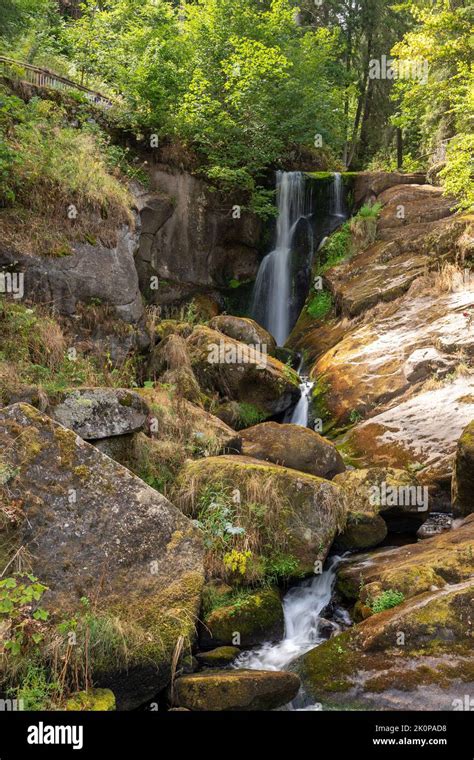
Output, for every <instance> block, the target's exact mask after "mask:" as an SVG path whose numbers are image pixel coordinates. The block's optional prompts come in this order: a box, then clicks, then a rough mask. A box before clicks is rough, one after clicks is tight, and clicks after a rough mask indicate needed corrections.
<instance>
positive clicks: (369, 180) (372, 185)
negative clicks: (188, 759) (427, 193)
mask: <svg viewBox="0 0 474 760" xmlns="http://www.w3.org/2000/svg"><path fill="white" fill-rule="evenodd" d="M424 176H425V175H424V174H416V173H415V174H401V173H400V172H357V174H356V175H355V177H354V183H353V193H354V206H355V208H356V209H358V208H359V206H362V204H363V203H367V202H371V201H373V200H374V199H375V198H376V197H377V195H380V193H383V192H384V191H385V190H388V188H390V187H393V186H394V185H402V184H407V185H413V184H419V183H421V182H423V181H424Z"/></svg>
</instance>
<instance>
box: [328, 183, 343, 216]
mask: <svg viewBox="0 0 474 760" xmlns="http://www.w3.org/2000/svg"><path fill="white" fill-rule="evenodd" d="M329 213H330V214H332V215H333V216H340V217H345V211H344V187H343V184H342V176H341V174H340V172H333V181H332V183H331V189H330V196H329Z"/></svg>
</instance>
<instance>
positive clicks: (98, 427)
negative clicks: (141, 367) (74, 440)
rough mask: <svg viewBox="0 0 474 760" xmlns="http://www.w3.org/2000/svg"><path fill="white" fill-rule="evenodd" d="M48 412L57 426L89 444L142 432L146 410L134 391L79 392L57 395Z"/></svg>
mask: <svg viewBox="0 0 474 760" xmlns="http://www.w3.org/2000/svg"><path fill="white" fill-rule="evenodd" d="M48 412H49V414H50V415H51V417H53V419H55V420H56V422H59V423H60V424H61V425H64V427H66V428H69V429H70V430H74V432H75V433H77V435H80V436H81V438H84V439H85V440H87V441H91V440H96V439H99V438H110V437H112V436H117V435H126V434H129V433H134V432H136V431H138V430H141V429H142V428H143V427H144V426H145V422H146V419H147V416H148V407H147V405H146V403H145V401H144V400H143V399H142V398H140V396H139V395H138V394H137V393H135V392H134V391H129V390H125V389H121V388H79V389H77V390H71V391H66V392H65V393H62V394H60V395H59V396H58V397H57V398H56V400H55V401H54V403H52V404H51V406H50V407H49V409H48Z"/></svg>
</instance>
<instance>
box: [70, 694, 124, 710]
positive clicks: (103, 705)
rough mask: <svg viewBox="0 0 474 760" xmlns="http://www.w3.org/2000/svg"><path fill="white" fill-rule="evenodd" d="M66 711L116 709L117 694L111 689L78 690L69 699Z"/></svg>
mask: <svg viewBox="0 0 474 760" xmlns="http://www.w3.org/2000/svg"><path fill="white" fill-rule="evenodd" d="M64 709H65V710H66V711H72V710H78V711H79V710H80V711H86V712H98V711H100V712H110V711H112V710H115V696H114V693H113V692H112V691H110V689H89V690H88V691H78V692H76V693H75V694H73V695H72V696H71V697H69V699H68V700H67V702H66V704H65V706H64Z"/></svg>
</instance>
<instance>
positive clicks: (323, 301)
mask: <svg viewBox="0 0 474 760" xmlns="http://www.w3.org/2000/svg"><path fill="white" fill-rule="evenodd" d="M331 309H332V295H331V293H329V292H328V291H327V290H319V291H316V292H315V294H314V296H313V297H312V298H311V300H310V302H309V304H308V307H307V312H308V314H309V315H310V317H313V319H323V318H324V317H325V316H327V314H328V313H329V312H330V311H331Z"/></svg>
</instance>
